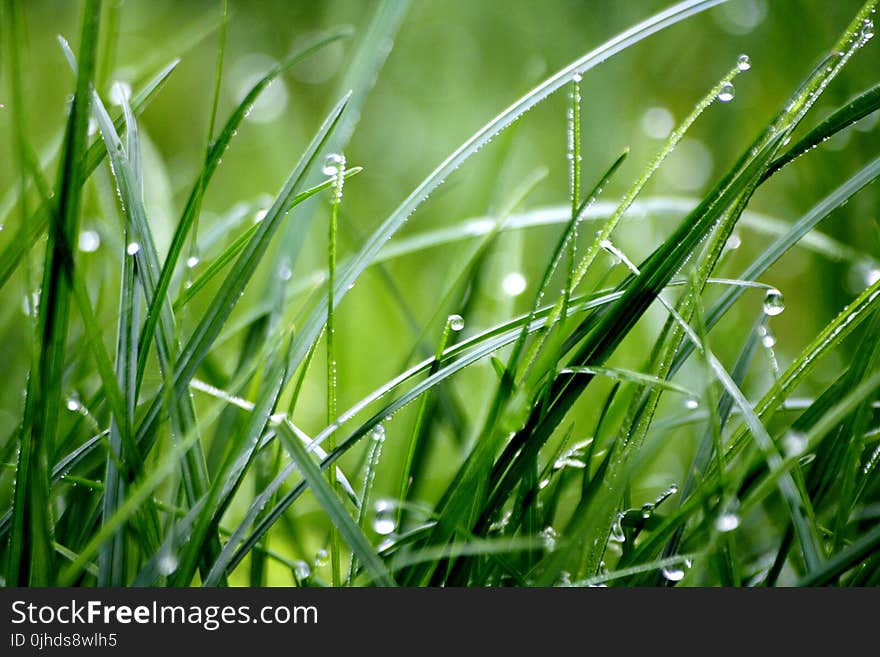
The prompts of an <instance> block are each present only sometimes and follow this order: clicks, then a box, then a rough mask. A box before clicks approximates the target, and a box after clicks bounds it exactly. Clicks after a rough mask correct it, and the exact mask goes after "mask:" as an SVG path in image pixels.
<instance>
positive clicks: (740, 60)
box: [736, 55, 752, 71]
mask: <svg viewBox="0 0 880 657" xmlns="http://www.w3.org/2000/svg"><path fill="white" fill-rule="evenodd" d="M736 67H737V68H738V69H739V70H740V71H748V70H749V69H750V68H752V60H750V59H749V56H748V55H740V56H739V57H737V59H736Z"/></svg>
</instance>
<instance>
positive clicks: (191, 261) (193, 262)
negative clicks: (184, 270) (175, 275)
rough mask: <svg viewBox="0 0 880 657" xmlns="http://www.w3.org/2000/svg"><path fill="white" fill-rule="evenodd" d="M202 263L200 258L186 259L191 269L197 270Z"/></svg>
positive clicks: (191, 257) (193, 256)
mask: <svg viewBox="0 0 880 657" xmlns="http://www.w3.org/2000/svg"><path fill="white" fill-rule="evenodd" d="M200 262H201V259H200V258H199V256H195V255H192V256H190V257H189V258H187V259H186V266H187V267H189V268H190V269H195V268H196V267H197V266H198V264H199V263H200Z"/></svg>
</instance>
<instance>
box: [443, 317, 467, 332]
mask: <svg viewBox="0 0 880 657" xmlns="http://www.w3.org/2000/svg"><path fill="white" fill-rule="evenodd" d="M446 321H447V322H448V323H449V328H450V329H452V330H453V331H456V332H458V331H461V330H462V329H463V328H464V318H463V317H462V316H461V315H450V316H449V318H448V319H447V320H446Z"/></svg>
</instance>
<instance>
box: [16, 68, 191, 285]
mask: <svg viewBox="0 0 880 657" xmlns="http://www.w3.org/2000/svg"><path fill="white" fill-rule="evenodd" d="M179 63H180V60H177V59H176V60H174V61H173V62H171V63H170V64H168V65H167V66H166V67H165V68H163V69H162V70H161V71H160V72H159V73H158V74H157V75H156V76H155V77H154V78H153V79H152V80H150V81H149V82H148V83H147V84H146V85H145V86H144V88H143V89H142V90H141V91H139V92H138V93H137V94H135V95H134V96H133V97H132V99H131V108H132V112H133V113H134V114H135V116H139V115H140V114H141V112H143V111H144V109H146V107H147V106H148V105H149V104H150V102H152V100H153V98H154V97H155V96H156V94H157V93H158V92H159V91H160V90H161V89H162V87H163V86H164V85H165V82H166V81H167V80H168V77H169V76H170V75H171V73H172V72H173V71H174V69H175V68H176V67H177V65H178V64H179ZM113 126H114V128H115V129H116V130H122V128H123V127H124V126H125V117H124V115H123V114H122V113H121V112H120V114H119V116H117V117H116V119H114V121H113ZM106 155H107V149H106V148H105V146H104V142H103V140H102V139H101V137H100V136H99V137H97V138H96V139H95V141H93V142H92V144H91V146H89V147H88V149H87V150H86V152H85V155H84V156H83V158H84V164H83V180H82V183H85V181H86V180H87V179H88V178H89V176H91V174H92V172H93V171H94V170H95V169H97V168H98V165H100V164H101V162H103V160H104V157H106ZM12 206H14V203H10V204H9V207H12ZM3 207H4V208H5V207H7V205H6V204H5V203H4V206H3ZM49 214H50V206H48V205H47V204H46V203H43V204H41V205H40V207H39V208H37V210H36V211H35V212H34V213H33V214H32V215H31V217H30V219H29V220H28V221H27V224H26V226H25V227H24V228H23V229H22V230H23V231H24V232H23V233H22V236H21V239H17V240H16V241H15V242H13V243H10V244H8V245H7V246H6V247H5V248H4V249H3V251H2V252H0V289H2V288H3V286H4V285H5V284H6V282H7V281H8V280H9V277H10V276H12V274H13V272H15V270H16V269H17V268H18V265H19V263H20V262H21V260H22V258H24V257H25V255H27V254H28V253H30V250H31V249H32V248H33V246H34V244H36V243H37V240H38V239H39V238H40V236H41V235H43V233H44V232H45V231H46V227H47V226H48V225H49ZM0 223H3V222H2V221H0Z"/></svg>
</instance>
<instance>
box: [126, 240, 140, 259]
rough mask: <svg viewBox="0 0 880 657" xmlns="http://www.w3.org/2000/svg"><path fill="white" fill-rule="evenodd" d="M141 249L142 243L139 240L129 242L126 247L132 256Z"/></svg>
mask: <svg viewBox="0 0 880 657" xmlns="http://www.w3.org/2000/svg"><path fill="white" fill-rule="evenodd" d="M140 250H141V245H140V244H138V243H137V242H129V244H128V246H126V247H125V252H126V253H127V254H128V255H130V256H133V255H135V254H136V253H137V252H138V251H140Z"/></svg>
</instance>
